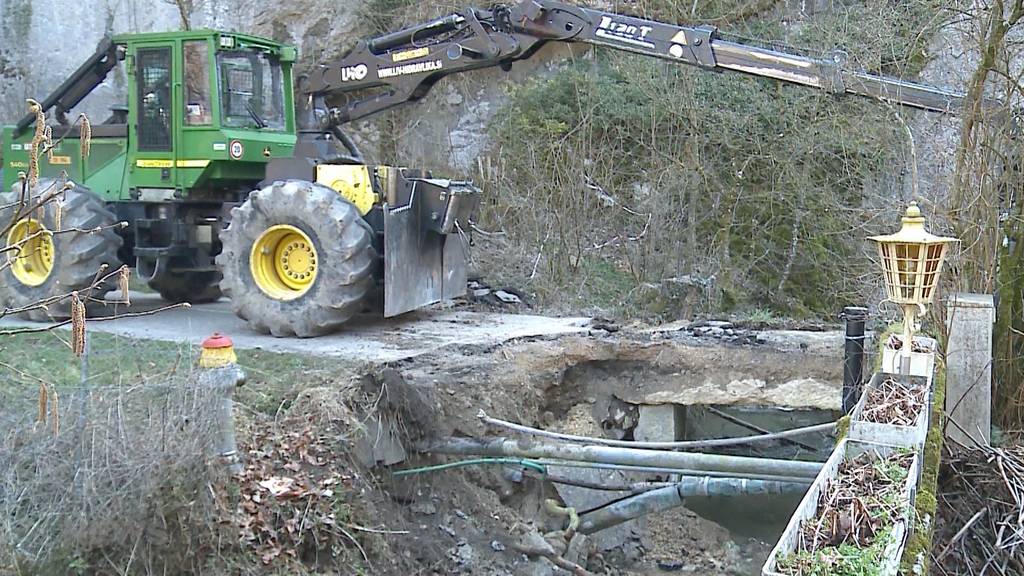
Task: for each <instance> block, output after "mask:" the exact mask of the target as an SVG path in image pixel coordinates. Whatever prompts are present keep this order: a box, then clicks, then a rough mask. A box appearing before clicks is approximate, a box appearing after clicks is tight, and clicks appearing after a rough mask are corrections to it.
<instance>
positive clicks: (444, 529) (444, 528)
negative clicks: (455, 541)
mask: <svg viewBox="0 0 1024 576" xmlns="http://www.w3.org/2000/svg"><path fill="white" fill-rule="evenodd" d="M437 528H438V530H440V531H441V532H444V533H445V534H447V535H449V536H451V537H452V538H455V530H452V529H451V528H449V527H447V526H445V525H444V524H438V525H437Z"/></svg>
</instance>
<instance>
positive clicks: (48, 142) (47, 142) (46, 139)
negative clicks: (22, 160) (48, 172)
mask: <svg viewBox="0 0 1024 576" xmlns="http://www.w3.org/2000/svg"><path fill="white" fill-rule="evenodd" d="M43 148H44V149H45V150H46V161H47V162H49V163H50V164H53V128H51V127H50V126H49V125H47V126H46V128H43Z"/></svg>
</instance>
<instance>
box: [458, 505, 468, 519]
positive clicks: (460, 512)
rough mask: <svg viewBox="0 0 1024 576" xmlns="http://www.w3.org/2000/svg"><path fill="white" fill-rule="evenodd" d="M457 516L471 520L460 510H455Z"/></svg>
mask: <svg viewBox="0 0 1024 576" xmlns="http://www.w3.org/2000/svg"><path fill="white" fill-rule="evenodd" d="M455 515H456V516H458V517H459V518H462V519H463V520H468V519H469V516H468V515H466V513H465V512H463V511H462V510H459V509H458V508H456V509H455Z"/></svg>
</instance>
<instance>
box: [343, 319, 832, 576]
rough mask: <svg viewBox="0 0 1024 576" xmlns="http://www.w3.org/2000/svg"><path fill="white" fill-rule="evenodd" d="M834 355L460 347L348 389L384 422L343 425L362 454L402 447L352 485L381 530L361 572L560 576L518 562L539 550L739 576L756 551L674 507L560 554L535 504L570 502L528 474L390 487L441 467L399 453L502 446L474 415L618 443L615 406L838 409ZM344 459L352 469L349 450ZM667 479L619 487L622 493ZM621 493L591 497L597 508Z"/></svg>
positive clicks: (572, 341) (497, 473)
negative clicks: (361, 436) (433, 443)
mask: <svg viewBox="0 0 1024 576" xmlns="http://www.w3.org/2000/svg"><path fill="white" fill-rule="evenodd" d="M838 354H840V353H839V351H838V349H837V348H831V347H829V348H825V349H814V350H808V349H807V347H806V346H793V347H792V350H790V351H783V350H780V349H778V348H777V347H775V346H770V345H767V344H752V345H751V344H746V345H735V344H733V345H721V344H719V343H713V344H709V343H708V342H707V341H706V340H703V341H700V340H694V339H693V338H691V337H689V336H684V335H682V334H681V333H680V334H669V335H667V336H666V335H660V336H654V337H653V338H652V336H651V335H650V334H644V333H633V334H622V333H620V334H616V335H614V336H611V335H607V334H604V335H603V336H599V337H594V336H570V337H562V338H558V339H548V340H537V341H528V342H514V343H508V344H505V345H500V346H497V347H492V348H487V349H474V348H473V347H461V348H455V349H449V350H446V351H443V352H439V353H436V354H432V355H430V356H426V357H421V358H418V359H415V360H407V361H403V362H399V363H397V364H393V365H391V366H387V367H380V368H372V369H371V370H370V371H369V374H367V375H364V376H362V377H361V378H357V379H356V381H357V382H358V386H357V389H358V390H359V394H361V395H362V397H363V398H364V401H363V404H362V405H363V406H369V407H371V408H372V409H373V410H375V411H376V412H375V413H376V414H378V415H379V414H384V415H385V416H383V417H381V416H374V415H372V414H363V415H362V416H360V417H359V418H361V419H362V422H363V425H364V426H365V427H366V428H367V429H369V430H370V431H371V435H375V437H376V438H378V439H380V438H383V437H385V436H387V435H388V434H389V432H388V431H389V430H394V431H397V436H399V437H400V438H401V439H402V442H403V444H404V449H403V448H397V453H398V454H401V455H402V456H404V457H405V461H403V462H401V463H396V464H395V465H393V466H390V467H386V466H379V467H377V468H375V469H374V470H373V472H372V474H369V475H368V480H367V484H366V490H365V495H364V499H365V500H366V501H369V502H372V507H371V509H372V511H373V518H372V519H371V520H363V521H364V522H372V523H373V525H374V526H377V527H379V528H378V529H379V530H380V531H381V533H380V534H375V536H376V537H379V539H380V544H381V545H380V546H378V547H377V548H375V552H374V551H368V552H367V554H368V557H369V562H370V564H371V565H372V567H373V569H372V571H371V573H374V574H403V575H404V574H407V573H422V574H452V573H462V574H481V575H491V574H493V575H499V574H500V575H506V574H524V575H526V574H529V575H540V574H545V575H546V574H557V573H566V572H564V571H561V569H559V568H557V567H556V566H555V565H554V563H552V562H551V561H549V560H548V559H546V558H543V557H539V556H537V555H536V554H533V555H530V554H524V553H523V551H524V550H526V551H533V552H536V551H537V550H541V549H554V550H555V551H556V553H557V554H559V556H560V557H561V558H564V559H567V560H569V561H570V562H572V563H574V564H576V565H578V566H580V567H582V568H585V569H587V570H588V571H590V572H591V573H597V574H659V573H664V572H666V571H668V572H674V571H681V572H682V573H699V574H747V573H753V572H751V570H752V569H753V565H754V564H756V558H758V557H761V556H763V554H765V553H766V549H767V543H765V542H760V541H757V540H755V539H745V538H742V537H738V536H737V535H735V534H732V533H730V532H729V531H728V530H726V529H725V528H723V527H722V526H719V525H718V524H716V523H714V522H711V521H709V520H707V519H705V518H702V517H700V516H698V515H696V514H695V513H693V512H691V511H689V510H687V509H686V508H680V509H677V510H675V511H672V512H669V513H665V514H661V515H657V516H651V517H648V518H642V519H639V520H634V521H631V522H629V523H627V524H624V525H621V526H619V527H617V528H615V529H613V530H609V531H607V534H606V533H605V532H601V533H597V534H594V535H592V536H589V537H585V536H581V535H576V536H575V537H574V538H572V539H571V541H570V543H569V544H568V546H567V545H566V543H565V542H564V540H563V539H562V535H563V532H562V531H563V530H564V529H565V528H566V519H565V518H564V517H560V516H558V515H557V514H551V513H550V510H549V509H547V507H546V506H545V500H548V499H555V500H556V501H557V502H558V503H560V504H565V505H571V501H572V499H573V498H574V497H575V496H573V495H571V494H569V493H568V492H566V491H565V489H564V487H561V486H556V485H554V484H551V483H550V482H548V481H547V480H546V479H545V478H543V477H542V476H541V475H539V474H535V473H533V472H532V471H531V470H530V469H528V468H527V469H525V470H524V469H522V468H521V467H508V466H501V465H494V464H485V465H471V466H460V467H452V468H443V469H433V470H425V471H423V472H422V473H416V474H410V475H404V476H400V477H395V476H392V472H394V471H397V470H407V469H412V468H421V467H428V466H439V465H443V464H445V463H451V462H453V460H447V459H445V458H443V457H432V456H430V455H422V454H416V453H415V452H414V451H413V450H412V449H411V446H413V445H415V444H416V442H418V441H421V440H424V439H427V438H432V437H443V436H485V435H506V431H502V430H496V429H489V428H488V427H487V426H486V425H485V424H483V423H482V422H481V421H480V419H479V418H478V417H477V414H478V412H479V411H481V410H483V411H485V412H486V413H487V414H488V415H490V416H493V417H496V418H501V419H505V420H510V421H514V422H519V423H523V424H527V425H532V426H537V427H542V428H546V429H550V430H557V431H564V432H569V433H574V434H586V435H602V434H605V435H610V436H617V437H627V438H628V437H630V435H631V430H630V429H629V425H628V423H627V424H625V425H623V424H622V421H621V418H620V419H619V421H618V422H617V423H615V422H612V421H613V420H614V416H615V414H616V413H617V412H621V410H622V407H623V406H629V405H630V404H631V403H637V402H644V403H646V402H651V401H653V402H655V403H656V402H673V403H679V404H716V405H741V406H753V405H770V404H781V405H785V406H788V407H790V408H831V407H832V406H831V404H833V403H834V402H835V400H836V399H837V398H838V397H839V389H838V386H839V384H838V382H839V381H840V378H841V363H840V362H839V361H837V359H838V358H839V356H838ZM794 392H799V393H794ZM387 443H388V442H384V444H387ZM348 446H349V447H350V448H351V449H352V450H353V452H354V453H359V452H360V451H362V452H363V458H364V460H365V458H366V455H365V453H366V448H367V447H366V446H365V445H363V446H361V447H360V446H359V445H358V443H355V442H349V443H348ZM394 448H395V447H394V446H392V447H390V448H388V449H385V450H383V451H378V452H380V453H379V454H378V455H377V457H378V459H384V460H386V459H387V458H389V456H388V454H391V455H392V456H394V455H395V450H394ZM369 478H372V480H369ZM605 479H607V478H605ZM668 479H669V478H668V477H667V476H665V475H660V476H659V475H651V474H646V475H637V474H635V473H630V474H628V475H622V480H625V481H634V482H635V481H663V480H668ZM624 494H628V493H622V492H612V493H607V494H606V495H601V494H600V493H598V496H601V498H599V499H598V500H599V501H600V502H607V501H610V500H612V499H615V498H619V497H621V496H623V495H624ZM580 511H582V510H580ZM545 543H546V544H545ZM566 548H568V549H567V550H566ZM759 555H760V556H759ZM752 558H753V559H754V560H752Z"/></svg>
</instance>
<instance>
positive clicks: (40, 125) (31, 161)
mask: <svg viewBox="0 0 1024 576" xmlns="http://www.w3.org/2000/svg"><path fill="white" fill-rule="evenodd" d="M28 109H29V111H30V112H32V113H33V114H35V115H36V131H35V134H33V135H32V150H30V151H29V155H28V187H29V190H30V191H34V190H35V189H36V187H37V186H38V185H39V146H40V145H41V144H42V143H43V141H44V140H45V139H46V114H45V113H43V107H42V106H41V105H40V104H39V102H36V101H35V100H33V99H31V98H29V99H28Z"/></svg>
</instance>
